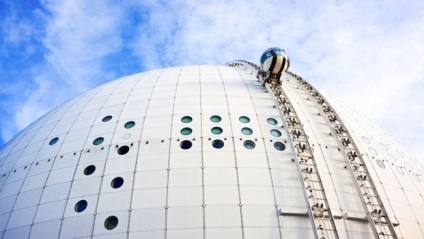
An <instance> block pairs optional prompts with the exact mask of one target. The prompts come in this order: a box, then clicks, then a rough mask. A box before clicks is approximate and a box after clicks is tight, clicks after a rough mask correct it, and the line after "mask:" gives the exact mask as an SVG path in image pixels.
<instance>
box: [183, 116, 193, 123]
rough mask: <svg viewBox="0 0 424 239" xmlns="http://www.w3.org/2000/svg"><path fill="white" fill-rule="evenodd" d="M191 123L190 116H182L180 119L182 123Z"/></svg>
mask: <svg viewBox="0 0 424 239" xmlns="http://www.w3.org/2000/svg"><path fill="white" fill-rule="evenodd" d="M191 121H193V118H191V117H190V116H184V117H182V118H181V122H183V123H190V122H191Z"/></svg>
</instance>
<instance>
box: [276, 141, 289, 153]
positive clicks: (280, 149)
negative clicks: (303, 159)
mask: <svg viewBox="0 0 424 239" xmlns="http://www.w3.org/2000/svg"><path fill="white" fill-rule="evenodd" d="M274 148H275V149H276V150H278V151H283V150H285V149H286V146H285V145H284V144H283V143H281V142H275V143H274Z"/></svg>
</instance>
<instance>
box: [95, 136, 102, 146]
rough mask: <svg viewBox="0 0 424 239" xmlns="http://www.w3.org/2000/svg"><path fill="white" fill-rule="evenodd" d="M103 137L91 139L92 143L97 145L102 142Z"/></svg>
mask: <svg viewBox="0 0 424 239" xmlns="http://www.w3.org/2000/svg"><path fill="white" fill-rule="evenodd" d="M104 140H105V139H104V138H103V137H98V138H96V139H95V140H94V141H93V145H99V144H101V143H103V141H104Z"/></svg>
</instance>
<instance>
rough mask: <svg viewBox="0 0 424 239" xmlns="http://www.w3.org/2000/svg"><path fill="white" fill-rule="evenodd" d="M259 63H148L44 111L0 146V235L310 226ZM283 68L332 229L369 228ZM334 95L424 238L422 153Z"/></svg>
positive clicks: (200, 232) (249, 235)
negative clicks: (411, 151) (417, 155)
mask: <svg viewBox="0 0 424 239" xmlns="http://www.w3.org/2000/svg"><path fill="white" fill-rule="evenodd" d="M256 75H257V72H256V70H255V69H254V68H249V67H244V66H240V67H228V66H187V67H176V68H168V69H161V70H155V71H149V72H145V73H140V74H135V75H132V76H128V77H124V78H121V79H118V80H116V81H113V82H110V83H107V84H104V85H102V86H100V87H97V88H95V89H93V90H91V91H88V92H86V93H84V94H82V95H80V96H78V97H76V98H74V99H72V100H70V101H68V102H66V103H64V104H62V105H61V106H59V107H57V108H55V109H54V110H52V111H51V112H49V113H47V114H46V115H44V116H43V117H41V118H40V119H38V120H37V121H35V122H34V123H33V124H31V125H30V126H29V127H28V128H26V129H25V130H23V131H22V132H21V133H20V134H19V135H17V136H16V137H15V138H14V139H12V140H11V141H10V142H8V143H7V144H6V145H5V146H4V147H3V149H2V150H1V151H0V165H1V166H0V190H1V191H0V238H58V237H60V238H91V237H93V238H162V239H163V238H167V239H171V238H178V239H179V238H181V239H182V238H228V239H230V238H231V239H237V238H245V239H253V238H313V237H314V230H315V229H314V228H313V227H312V225H311V222H310V219H309V217H308V206H307V205H308V203H307V200H306V198H305V188H304V187H303V185H302V183H301V177H302V176H301V175H300V174H299V170H298V167H297V166H296V163H294V158H295V157H296V152H295V151H296V147H295V145H294V144H293V142H292V138H291V136H290V134H289V132H288V130H287V125H286V123H285V122H284V120H283V119H282V116H281V112H280V111H279V109H278V107H275V101H274V98H273V96H272V95H271V94H270V93H269V92H267V91H266V89H265V88H264V87H263V86H262V85H261V83H260V82H258V79H257V78H256ZM282 79H283V88H284V89H285V90H286V93H287V96H288V97H289V98H290V101H291V102H292V103H293V106H294V108H295V109H296V112H297V113H298V116H299V119H300V120H301V122H302V125H303V127H304V131H305V133H306V134H307V135H308V137H309V144H310V145H311V146H312V147H313V149H314V150H313V151H314V157H315V158H316V162H317V168H318V170H319V173H320V177H321V179H322V184H323V187H324V189H325V193H326V195H327V199H328V203H329V206H330V209H331V213H332V215H333V218H334V222H335V225H336V228H337V234H338V235H339V237H340V238H371V237H373V236H374V235H373V232H372V230H371V225H370V224H369V222H368V221H367V220H366V212H365V211H364V208H363V205H362V201H361V200H362V197H361V196H360V195H358V191H357V189H356V188H355V186H354V183H355V182H354V181H355V180H354V179H353V178H352V177H351V174H349V171H348V169H346V168H345V166H346V165H347V158H346V155H344V153H343V152H342V151H339V150H338V149H339V148H340V145H339V143H338V142H337V141H336V140H335V138H334V134H330V133H332V128H331V127H330V126H329V125H328V123H327V122H326V121H325V120H323V118H322V114H320V113H321V109H320V108H319V107H318V105H317V104H316V103H314V102H313V101H312V100H310V96H308V94H307V92H306V91H305V90H303V89H302V88H301V87H299V85H298V83H297V82H296V80H295V77H294V76H293V75H290V74H285V75H283V76H282ZM332 106H333V108H335V109H336V111H337V114H338V116H339V117H340V118H341V119H342V121H343V122H344V123H345V125H346V127H347V128H348V129H349V132H350V133H351V135H352V137H353V138H354V141H355V143H356V145H357V146H358V148H359V150H360V152H361V153H362V154H363V158H364V160H365V163H366V164H367V167H368V169H369V173H370V175H371V177H372V180H373V181H374V183H375V184H376V187H377V190H378V193H379V195H380V197H381V199H382V201H383V203H384V205H385V208H386V210H387V212H388V214H389V215H388V216H389V217H390V219H391V221H392V222H393V224H394V225H395V229H396V235H397V237H399V238H424V234H423V232H424V199H423V195H424V177H423V174H424V173H423V166H422V164H419V163H418V162H416V161H414V160H412V157H411V156H410V155H408V154H407V153H406V152H405V150H404V149H403V148H402V147H401V146H399V145H398V144H397V143H396V142H395V141H394V140H393V139H392V138H391V137H389V136H387V135H386V134H385V133H384V132H383V131H382V130H380V129H379V128H377V127H376V126H374V125H373V124H372V123H370V122H369V121H368V120H367V119H365V118H364V117H363V116H361V115H359V114H358V113H356V112H355V111H354V110H352V109H350V108H349V107H347V106H345V105H343V104H341V103H338V102H332ZM190 119H191V120H190ZM383 238H384V237H383ZM390 238H392V237H390Z"/></svg>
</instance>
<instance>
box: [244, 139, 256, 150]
mask: <svg viewBox="0 0 424 239" xmlns="http://www.w3.org/2000/svg"><path fill="white" fill-rule="evenodd" d="M243 146H244V147H245V148H246V149H254V148H255V147H256V144H255V142H253V141H252V140H245V141H244V142H243Z"/></svg>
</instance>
